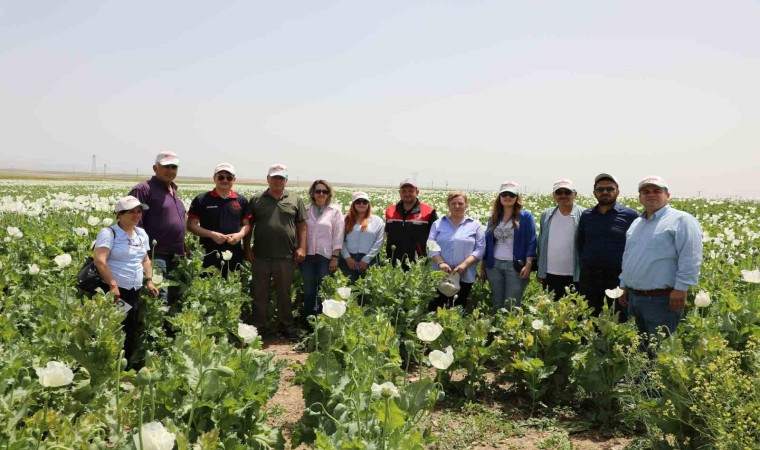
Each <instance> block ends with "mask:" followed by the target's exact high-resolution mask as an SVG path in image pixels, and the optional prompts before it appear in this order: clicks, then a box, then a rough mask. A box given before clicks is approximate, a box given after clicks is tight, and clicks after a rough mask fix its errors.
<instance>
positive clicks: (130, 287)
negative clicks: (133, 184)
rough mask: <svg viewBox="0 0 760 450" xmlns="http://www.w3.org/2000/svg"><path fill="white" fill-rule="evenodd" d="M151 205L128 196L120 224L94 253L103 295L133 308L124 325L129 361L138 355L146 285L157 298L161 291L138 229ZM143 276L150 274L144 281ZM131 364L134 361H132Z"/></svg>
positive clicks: (107, 231) (106, 231)
mask: <svg viewBox="0 0 760 450" xmlns="http://www.w3.org/2000/svg"><path fill="white" fill-rule="evenodd" d="M144 209H148V205H145V204H142V203H140V200H138V199H137V198H135V197H133V196H131V195H128V196H126V197H124V198H122V199H121V200H119V201H118V202H116V206H115V207H114V212H115V213H116V224H114V225H113V226H111V227H108V228H103V229H102V230H100V232H98V237H97V238H96V239H95V248H94V250H93V260H94V261H95V267H97V269H98V272H99V273H100V276H101V278H103V281H104V283H105V284H103V285H102V286H101V288H102V289H103V291H106V292H110V293H111V294H113V298H114V301H116V300H122V301H124V302H125V303H127V304H129V306H131V307H132V308H131V309H130V310H129V311H128V312H127V317H126V318H125V319H124V321H123V322H122V323H123V324H124V333H125V334H126V338H125V339H124V353H125V355H126V358H127V361H130V359H131V357H132V356H133V355H134V351H135V346H136V344H137V339H136V338H137V327H138V325H139V324H138V312H139V309H140V308H139V300H140V290H141V289H142V286H143V283H145V286H146V287H147V288H148V290H149V291H150V293H151V295H153V296H154V297H156V296H158V288H156V286H155V285H154V284H153V280H152V279H151V278H150V277H151V274H152V273H153V270H152V268H151V263H150V258H149V257H148V248H149V242H148V235H147V234H146V233H145V230H143V229H142V228H139V227H138V226H137V224H138V223H140V219H142V212H143V210H144ZM143 274H148V277H147V278H143ZM130 362H131V361H130Z"/></svg>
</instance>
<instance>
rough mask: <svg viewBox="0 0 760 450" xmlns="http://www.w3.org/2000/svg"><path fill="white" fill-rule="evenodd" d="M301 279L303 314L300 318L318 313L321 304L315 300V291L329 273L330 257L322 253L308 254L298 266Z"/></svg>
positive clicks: (304, 318) (317, 290)
mask: <svg viewBox="0 0 760 450" xmlns="http://www.w3.org/2000/svg"><path fill="white" fill-rule="evenodd" d="M299 268H300V271H301V279H302V280H303V314H302V319H303V320H306V318H307V317H309V316H312V315H316V314H319V313H320V312H321V310H322V306H321V305H320V304H318V302H317V293H318V292H319V286H320V285H321V284H322V279H324V277H326V276H327V275H329V274H330V258H325V257H324V256H322V255H309V256H307V257H306V259H304V260H303V262H301V265H300V266H299Z"/></svg>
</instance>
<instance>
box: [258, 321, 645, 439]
mask: <svg viewBox="0 0 760 450" xmlns="http://www.w3.org/2000/svg"><path fill="white" fill-rule="evenodd" d="M296 348H297V346H295V345H294V344H293V343H292V342H290V341H288V340H286V339H284V338H282V337H279V336H278V337H273V338H269V339H267V340H266V341H265V342H264V347H263V350H264V351H268V352H274V354H275V355H276V356H275V360H284V361H287V363H288V365H287V366H286V367H285V369H284V370H283V371H282V373H281V375H280V387H279V390H278V391H277V393H276V394H275V395H274V397H273V398H272V399H271V400H270V401H269V403H268V404H267V410H268V411H269V414H270V425H273V426H278V427H281V428H282V432H283V436H284V437H285V440H286V448H292V447H291V446H290V441H291V438H292V436H293V429H294V427H295V425H296V423H297V422H298V420H299V419H300V418H301V414H302V413H303V410H304V408H305V405H304V401H303V396H302V395H301V386H300V385H297V384H295V383H294V379H295V369H294V365H295V364H300V363H303V362H305V361H306V357H307V356H308V353H307V352H305V351H302V350H297V349H296ZM437 414H442V413H441V412H439V411H433V413H432V415H431V419H430V420H431V425H432V426H433V434H436V431H435V427H436V425H437V424H438V420H437V417H436V415H437ZM445 426H446V427H451V428H456V427H457V426H458V424H456V423H454V424H452V423H449V422H447V423H446V425H445ZM553 437H559V438H558V439H556V440H557V444H558V445H557V446H552V445H548V446H547V440H551V439H552V438H553ZM561 438H563V435H562V434H561V433H557V432H551V431H539V430H533V429H526V430H524V431H523V432H522V433H521V435H520V436H512V437H505V438H503V439H501V440H500V441H499V442H498V444H497V445H498V446H494V444H493V443H489V444H483V443H478V442H470V443H469V445H470V447H469V448H471V449H474V450H495V449H516V450H523V449H524V450H528V449H546V448H562V449H564V448H568V449H578V450H618V449H623V448H625V447H626V445H628V444H629V443H630V442H631V441H632V439H631V438H630V437H611V438H610V437H606V436H603V435H602V434H601V433H598V432H595V431H588V432H584V433H578V434H572V435H570V436H569V438H567V440H563V439H561ZM567 441H569V443H570V446H568V445H567ZM296 448H297V449H299V450H300V449H307V448H308V447H307V446H305V445H300V446H298V447H296ZM435 448H454V447H449V446H447V445H446V443H441V442H439V443H438V444H437V445H436V447H435ZM457 448H463V447H457Z"/></svg>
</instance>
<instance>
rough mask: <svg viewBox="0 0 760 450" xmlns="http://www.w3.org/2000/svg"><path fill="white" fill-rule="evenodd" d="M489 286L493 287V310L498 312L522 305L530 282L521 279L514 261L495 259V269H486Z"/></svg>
mask: <svg viewBox="0 0 760 450" xmlns="http://www.w3.org/2000/svg"><path fill="white" fill-rule="evenodd" d="M486 277H487V278H488V285H489V286H491V310H492V311H497V310H499V309H501V308H504V307H505V303H506V308H507V309H511V308H513V307H515V306H520V305H521V304H522V298H523V294H524V293H525V288H527V287H528V282H529V281H530V280H522V279H520V272H518V271H516V270H515V268H514V265H513V264H512V261H503V260H501V259H494V262H493V268H492V269H489V268H486Z"/></svg>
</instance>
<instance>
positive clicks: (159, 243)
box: [129, 152, 186, 304]
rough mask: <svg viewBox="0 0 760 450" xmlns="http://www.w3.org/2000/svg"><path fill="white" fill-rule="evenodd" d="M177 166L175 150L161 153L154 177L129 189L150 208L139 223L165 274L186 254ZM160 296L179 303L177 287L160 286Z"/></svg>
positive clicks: (154, 263)
mask: <svg viewBox="0 0 760 450" xmlns="http://www.w3.org/2000/svg"><path fill="white" fill-rule="evenodd" d="M178 168H179V158H178V157H177V154H176V153H174V152H161V153H159V154H158V155H156V159H155V163H154V164H153V172H154V175H153V177H151V179H149V180H147V181H143V182H142V183H138V184H137V185H135V187H133V188H132V190H131V191H130V192H129V195H132V196H134V197H136V198H137V199H138V200H140V202H142V203H144V204H146V205H148V206H149V207H150V209H148V210H146V211H145V213H144V214H143V218H142V221H141V223H140V225H141V227H142V228H143V229H144V230H145V232H146V233H148V237H149V238H150V243H151V255H152V256H153V266H154V268H157V269H159V270H158V271H160V272H161V273H162V274H167V273H169V272H171V271H172V270H174V267H176V264H177V262H176V260H175V257H176V256H184V255H185V229H186V228H185V220H186V217H185V214H186V211H185V204H184V203H182V199H180V198H179V194H178V193H177V185H176V184H175V183H174V179H175V178H177V169H178ZM161 297H162V298H164V299H167V300H168V301H169V303H170V304H173V303H176V301H177V294H176V289H173V290H172V295H170V296H169V295H168V294H167V291H166V289H161ZM167 297H168V298H167Z"/></svg>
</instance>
